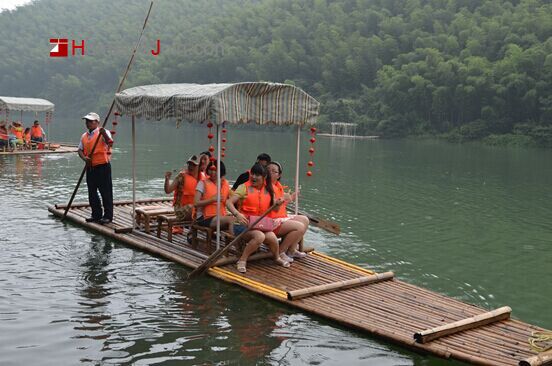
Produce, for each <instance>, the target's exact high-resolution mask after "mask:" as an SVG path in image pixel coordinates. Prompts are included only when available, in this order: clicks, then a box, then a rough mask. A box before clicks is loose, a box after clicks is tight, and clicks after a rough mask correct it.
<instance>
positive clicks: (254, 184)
mask: <svg viewBox="0 0 552 366" xmlns="http://www.w3.org/2000/svg"><path fill="white" fill-rule="evenodd" d="M240 200H241V207H240V209H239V211H238V210H237V209H236V206H235V205H236V204H237V203H238V201H240ZM281 202H282V200H276V199H275V198H274V189H273V186H272V181H271V177H270V174H268V170H267V169H266V168H265V167H264V166H262V165H261V164H259V163H256V164H255V165H253V167H252V168H251V170H250V176H249V180H248V181H247V182H245V183H243V184H242V185H240V186H239V187H238V188H237V189H236V190H235V191H234V194H233V195H232V196H231V197H230V199H229V200H228V201H227V205H226V206H227V207H228V210H229V211H230V212H231V213H232V214H233V215H234V216H236V221H237V223H238V224H239V225H236V226H235V227H234V232H235V233H236V234H239V233H240V232H241V231H243V230H245V228H246V227H247V226H248V225H249V224H250V222H252V221H254V217H256V216H261V215H262V214H263V213H265V212H266V211H267V210H268V209H269V208H270V207H271V206H272V205H273V204H274V203H281ZM270 229H272V228H270ZM270 229H269V230H270ZM240 230H241V231H240ZM263 230H265V229H263ZM245 240H246V241H247V244H246V246H245V248H244V250H243V252H242V255H241V256H240V259H239V261H238V263H237V268H238V271H239V272H241V273H245V271H246V263H247V258H249V256H250V255H251V254H253V253H254V252H255V251H256V250H257V249H258V248H259V246H260V245H261V244H262V243H263V242H264V243H265V244H266V245H267V246H268V247H269V249H270V251H271V253H272V254H273V255H274V261H275V262H276V263H278V264H279V265H281V266H283V267H289V262H288V261H285V260H283V259H281V258H280V253H279V250H278V238H276V235H275V234H274V233H273V232H272V231H264V232H263V231H261V230H260V229H257V228H253V229H251V230H249V231H248V232H247V233H246V234H245Z"/></svg>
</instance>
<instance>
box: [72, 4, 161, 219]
mask: <svg viewBox="0 0 552 366" xmlns="http://www.w3.org/2000/svg"><path fill="white" fill-rule="evenodd" d="M152 7H153V0H152V1H151V3H150V6H149V9H148V14H147V15H146V19H144V25H143V26H142V31H141V32H140V37H139V38H138V41H137V42H136V46H135V47H134V50H133V51H132V55H131V56H130V60H129V61H128V65H127V67H126V70H125V73H124V74H123V77H122V78H121V81H119V85H118V86H117V90H116V91H115V94H116V93H118V92H120V91H121V89H122V88H123V85H124V83H125V80H126V77H127V75H128V72H129V70H130V66H131V65H132V62H133V61H134V56H135V55H136V50H137V49H138V47H139V46H140V42H141V41H142V36H143V35H144V30H145V29H146V24H148V19H149V16H150V13H151V8H152ZM113 107H115V96H114V97H113V101H112V102H111V106H110V107H109V110H108V112H107V114H106V116H105V119H104V122H103V124H102V128H105V126H106V125H107V121H108V120H109V117H110V116H111V112H112V111H113ZM101 139H102V135H101V134H100V135H99V136H98V138H97V139H96V142H94V145H92V149H91V150H90V153H89V157H92V155H93V154H94V151H95V150H96V146H98V143H99V142H100V140H101ZM87 168H88V166H87V165H85V166H84V168H83V169H82V172H81V175H80V177H79V180H78V181H77V184H76V186H75V189H74V190H73V193H72V194H71V198H69V202H68V203H67V206H66V207H65V211H64V212H63V216H62V217H61V219H62V220H64V219H65V217H66V216H67V212H68V211H69V209H70V208H71V204H72V203H73V200H74V199H75V196H76V194H77V191H78V190H79V187H80V184H81V182H82V179H83V178H84V174H85V173H86V170H87Z"/></svg>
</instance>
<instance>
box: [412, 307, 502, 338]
mask: <svg viewBox="0 0 552 366" xmlns="http://www.w3.org/2000/svg"><path fill="white" fill-rule="evenodd" d="M511 313H512V309H511V308H510V307H509V306H503V307H501V308H498V309H495V310H492V311H489V312H487V313H483V314H479V315H476V316H472V317H471V318H466V319H462V320H459V321H457V322H454V323H450V324H445V325H442V326H440V327H436V328H431V329H426V330H424V331H421V332H418V333H415V334H414V339H415V340H416V342H418V343H427V342H431V341H433V340H435V339H438V338H440V337H444V336H447V335H450V334H454V333H458V332H461V331H464V330H468V329H473V328H477V327H480V326H482V325H486V324H490V323H494V322H497V321H500V320H505V319H509V318H510V314H511Z"/></svg>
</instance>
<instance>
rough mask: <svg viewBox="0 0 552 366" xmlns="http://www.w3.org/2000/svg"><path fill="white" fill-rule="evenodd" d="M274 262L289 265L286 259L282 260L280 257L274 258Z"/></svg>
mask: <svg viewBox="0 0 552 366" xmlns="http://www.w3.org/2000/svg"><path fill="white" fill-rule="evenodd" d="M274 262H276V263H278V264H279V265H281V266H282V267H284V268H288V267H289V266H290V264H289V262H288V261H285V260H283V259H282V258H278V259H274Z"/></svg>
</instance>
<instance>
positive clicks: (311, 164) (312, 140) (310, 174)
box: [307, 127, 316, 177]
mask: <svg viewBox="0 0 552 366" xmlns="http://www.w3.org/2000/svg"><path fill="white" fill-rule="evenodd" d="M310 134H311V138H310V139H309V142H310V148H309V154H310V156H311V158H310V160H309V162H308V163H307V165H308V167H309V168H308V169H309V170H308V171H307V177H312V171H311V170H310V169H311V168H312V167H313V166H314V162H313V161H312V157H313V156H314V143H315V142H316V137H314V136H315V135H316V128H315V127H311V129H310Z"/></svg>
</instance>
